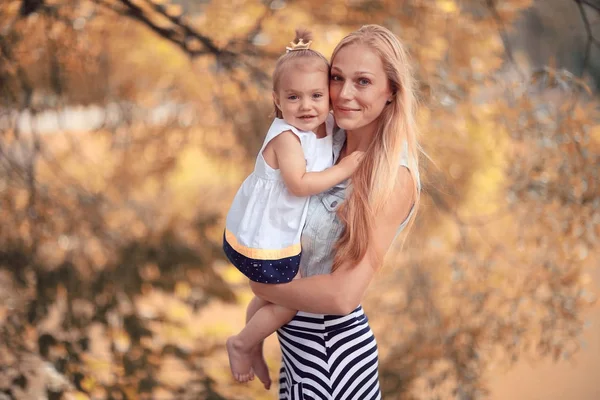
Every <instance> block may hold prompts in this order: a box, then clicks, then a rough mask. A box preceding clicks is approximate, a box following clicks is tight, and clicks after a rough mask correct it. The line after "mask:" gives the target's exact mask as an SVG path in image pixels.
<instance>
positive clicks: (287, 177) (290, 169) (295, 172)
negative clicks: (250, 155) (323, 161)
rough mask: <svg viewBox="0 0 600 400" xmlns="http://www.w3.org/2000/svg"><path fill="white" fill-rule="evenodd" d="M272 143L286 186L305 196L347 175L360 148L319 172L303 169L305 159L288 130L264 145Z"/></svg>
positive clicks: (357, 156) (343, 178)
mask: <svg viewBox="0 0 600 400" xmlns="http://www.w3.org/2000/svg"><path fill="white" fill-rule="evenodd" d="M270 146H272V148H273V152H274V154H275V157H276V161H277V167H278V168H279V170H280V171H281V177H282V178H283V181H284V182H285V186H286V187H287V189H288V190H289V191H290V193H292V194H293V195H294V196H298V197H306V196H312V195H315V194H317V193H321V192H323V191H325V190H327V189H329V188H330V187H333V186H335V185H337V184H338V183H340V182H342V181H344V180H346V179H348V178H349V177H350V175H352V173H354V171H355V170H356V168H357V167H358V164H359V162H360V160H361V159H362V155H363V154H362V152H354V153H352V154H350V155H348V157H345V158H344V159H343V160H341V161H340V163H339V164H337V165H334V166H332V167H331V168H327V169H326V170H324V171H320V172H306V160H305V159H304V153H303V151H302V145H301V144H300V140H299V139H298V137H297V136H296V135H295V134H294V133H293V132H291V131H286V132H282V133H280V134H279V135H278V136H277V137H276V138H275V139H273V140H272V141H271V143H269V144H268V145H267V148H265V150H264V151H265V152H268V151H269V149H268V147H270Z"/></svg>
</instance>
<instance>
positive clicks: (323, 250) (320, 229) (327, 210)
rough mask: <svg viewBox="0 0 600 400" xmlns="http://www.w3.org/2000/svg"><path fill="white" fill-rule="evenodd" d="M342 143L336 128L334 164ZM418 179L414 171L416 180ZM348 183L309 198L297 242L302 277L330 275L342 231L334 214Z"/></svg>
mask: <svg viewBox="0 0 600 400" xmlns="http://www.w3.org/2000/svg"><path fill="white" fill-rule="evenodd" d="M345 141H346V133H345V132H344V131H343V130H341V129H340V130H338V131H336V132H335V133H334V136H333V154H334V160H335V161H337V159H338V157H339V155H340V152H341V150H342V147H343V145H344V142H345ZM400 165H403V166H405V167H407V168H408V146H405V148H404V152H403V154H402V157H401V161H400ZM418 177H419V175H418V171H417V179H418ZM348 184H349V181H348V180H346V181H344V182H342V183H340V184H338V185H336V186H334V187H332V188H331V189H329V190H327V191H325V192H322V193H319V194H317V195H314V196H311V198H310V201H309V203H308V215H307V218H306V222H305V225H304V229H303V230H302V237H301V240H300V242H301V244H302V256H301V258H300V273H301V274H302V277H307V276H312V275H320V274H328V273H330V272H331V267H332V266H333V258H334V255H335V253H334V251H333V246H334V245H335V243H336V242H337V240H338V238H339V237H340V236H341V235H342V231H343V229H344V226H343V224H342V222H341V221H340V219H339V217H338V216H337V214H336V211H337V209H338V208H339V207H340V205H341V204H342V202H343V201H344V199H345V198H346V192H347V190H348ZM418 187H419V188H420V187H421V185H420V182H418ZM412 214H413V210H412V209H411V211H410V213H409V215H408V217H407V218H406V219H405V220H404V221H403V222H402V224H401V225H400V226H399V227H398V231H397V234H398V233H400V232H401V231H402V230H403V229H404V228H405V227H406V225H407V224H408V221H409V220H410V218H411V216H412Z"/></svg>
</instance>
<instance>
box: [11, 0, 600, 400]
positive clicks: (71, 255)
mask: <svg viewBox="0 0 600 400" xmlns="http://www.w3.org/2000/svg"><path fill="white" fill-rule="evenodd" d="M567 3H569V7H571V8H572V9H573V12H574V13H575V15H577V18H579V19H578V24H580V25H581V26H583V29H584V30H583V34H582V35H581V37H582V38H583V41H582V44H581V46H580V48H581V49H582V51H581V52H579V53H577V54H575V55H572V56H573V57H575V56H576V57H577V59H578V60H579V64H578V65H579V68H578V69H577V70H573V69H572V68H571V69H567V68H564V67H563V65H562V64H561V59H560V58H558V59H554V60H550V61H547V60H543V62H539V60H533V59H532V58H531V57H529V58H528V52H527V47H526V46H521V45H520V42H519V39H518V36H519V35H516V34H515V28H514V26H517V25H518V24H517V23H518V21H520V20H521V19H522V18H524V16H526V15H528V14H527V13H532V12H536V11H535V10H538V9H539V6H538V5H537V4H536V2H534V1H533V0H466V1H457V0H435V1H434V0H431V1H429V0H428V1H423V0H409V1H403V2H397V1H392V0H383V1H342V0H334V1H331V2H329V3H328V6H327V7H320V6H319V5H320V3H319V2H315V1H312V0H296V1H280V0H273V1H259V0H235V1H225V2H221V1H201V2H195V1H194V2H192V1H179V2H177V3H176V4H175V3H170V2H168V1H164V0H160V1H159V0H81V1H79V0H5V1H2V2H1V4H0V300H1V301H0V392H2V393H4V394H6V395H7V396H8V397H9V398H13V397H14V398H32V397H31V396H39V395H40V394H41V393H44V394H46V395H47V396H48V398H50V399H61V398H82V399H83V398H94V399H125V398H128V399H145V398H148V399H149V398H157V399H158V398H161V399H162V398H165V399H167V398H177V399H187V398H189V399H192V398H193V399H198V398H206V399H221V398H223V399H224V398H240V399H241V398H273V396H274V393H271V394H269V395H265V394H264V393H262V392H261V391H259V390H258V389H256V388H255V387H252V388H241V389H240V388H233V389H232V387H230V386H231V383H230V381H228V380H227V379H226V378H225V377H224V375H223V372H222V371H221V372H218V373H216V372H215V371H214V368H211V362H210V361H208V360H212V359H213V357H219V356H222V354H223V347H222V344H223V342H222V340H221V337H220V336H219V335H218V334H214V332H213V333H211V332H212V331H211V327H210V326H208V325H206V322H205V321H204V322H202V323H198V320H197V315H198V313H199V312H201V311H202V310H203V309H204V308H205V307H206V306H207V305H208V304H211V303H213V302H220V301H222V302H229V303H232V302H234V301H235V300H236V296H235V293H236V292H238V291H239V290H240V289H239V287H238V286H237V285H233V284H231V282H230V281H229V280H228V278H227V270H228V269H227V268H228V267H227V266H226V264H225V262H224V260H223V259H224V257H223V255H222V254H221V250H220V246H219V240H220V237H221V236H220V235H221V234H222V225H223V216H224V212H225V211H226V209H227V206H228V204H229V201H230V199H231V197H232V194H233V191H234V190H235V189H236V187H237V185H238V184H239V183H240V182H241V180H242V179H243V178H244V176H245V174H247V173H248V172H249V170H250V168H251V167H252V161H253V159H254V156H255V153H256V151H257V150H258V146H259V145H260V142H261V140H262V138H263V135H264V133H265V132H266V128H267V127H268V124H269V123H270V118H271V116H270V112H271V103H270V101H269V99H270V98H271V95H270V87H269V85H270V72H271V71H272V68H273V65H274V60H275V59H276V58H277V57H278V56H279V54H280V53H281V50H282V49H284V48H285V45H286V44H287V42H289V40H290V38H292V37H293V30H294V28H295V27H296V26H308V27H310V28H311V29H312V30H313V31H314V33H315V37H316V40H315V45H316V49H317V50H319V51H322V52H323V53H324V54H330V53H331V50H332V49H333V47H334V46H335V44H336V43H337V41H339V39H341V38H342V37H343V36H344V35H345V34H346V33H347V32H349V31H351V30H352V29H355V28H356V27H358V26H360V25H361V24H363V23H379V24H383V25H385V26H387V27H388V28H390V29H392V30H393V31H394V32H395V33H396V34H397V35H398V36H399V37H400V38H401V39H402V40H403V41H404V42H406V43H407V45H408V47H409V49H410V51H411V54H412V57H413V63H414V70H415V73H416V75H417V78H418V80H419V83H420V85H419V97H420V100H421V105H422V106H421V111H420V113H419V126H420V129H421V133H422V137H421V141H422V144H423V148H424V151H425V153H426V154H427V157H426V156H424V157H423V164H424V170H423V171H422V173H421V174H422V178H423V182H424V188H423V193H424V201H423V203H424V205H423V207H422V211H421V212H420V214H419V218H418V219H417V221H416V224H415V227H414V228H413V230H412V231H411V234H410V237H409V238H408V239H407V241H406V242H405V243H404V246H403V247H402V248H401V249H400V246H398V248H397V249H394V250H393V251H392V254H390V255H389V257H388V259H387V262H386V266H385V267H384V268H383V270H382V271H381V273H380V274H379V276H378V278H377V280H376V281H375V282H374V283H373V285H372V287H371V290H370V292H369V294H368V296H367V297H368V298H367V299H366V301H365V307H366V309H367V311H368V312H369V316H370V319H371V321H372V323H373V327H374V330H375V333H376V336H377V338H378V342H379V348H380V357H381V362H382V365H381V367H382V373H381V378H382V386H383V389H384V391H385V393H386V395H385V398H386V399H396V398H398V399H438V398H457V399H478V398H483V397H484V395H485V388H486V382H485V376H484V375H485V371H486V368H487V367H488V366H489V365H490V364H491V363H498V362H502V363H506V364H510V363H513V362H515V361H516V360H518V359H519V358H522V357H528V358H549V357H552V358H556V359H561V358H568V357H569V356H571V355H572V354H574V353H575V352H576V351H578V349H579V338H580V335H581V332H582V329H583V327H584V321H585V315H586V311H587V310H588V309H589V308H590V307H591V306H592V305H593V303H594V301H595V296H594V288H593V287H592V285H591V281H590V278H589V276H588V275H587V274H586V270H588V269H589V268H590V266H594V265H595V264H596V263H597V262H598V259H599V253H598V248H600V243H599V241H600V176H599V169H598V165H599V164H600V128H599V126H600V124H599V120H600V118H599V117H600V115H599V111H598V110H599V107H598V105H599V103H598V90H597V88H598V87H599V86H600V80H598V76H600V68H599V67H598V65H600V64H598V57H597V54H598V53H597V52H598V50H599V48H600V44H599V43H600V34H598V33H597V32H596V31H594V29H596V28H595V27H594V25H593V24H590V21H591V20H593V19H594V18H595V19H597V18H598V17H599V15H600V7H598V6H594V4H595V3H593V2H591V1H586V0H572V1H569V2H567ZM398 4H400V5H398ZM536 7H538V8H536ZM515 24H517V25H515ZM560 29H561V27H560V26H557V27H556V30H557V31H558V32H560ZM548 40H549V41H550V40H551V39H550V38H549V39H548ZM550 46H551V44H550ZM594 79H596V81H594ZM398 242H399V243H400V240H399V241H398ZM203 324H204V325H203ZM221 336H222V335H221ZM271 367H272V368H273V371H274V372H275V371H276V370H277V365H271ZM173 369H175V370H178V371H184V370H185V371H186V373H185V374H184V375H185V378H181V376H183V375H181V374H179V378H178V379H174V378H172V377H171V376H172V375H169V370H173ZM182 374H183V372H182ZM176 375H177V374H176ZM260 396H264V397H260ZM0 397H1V395H0Z"/></svg>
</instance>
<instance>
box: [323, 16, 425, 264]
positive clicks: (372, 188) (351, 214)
mask: <svg viewBox="0 0 600 400" xmlns="http://www.w3.org/2000/svg"><path fill="white" fill-rule="evenodd" d="M351 44H362V45H366V46H368V47H369V48H370V49H371V50H373V51H374V52H375V53H376V54H378V55H379V58H380V59H381V62H382V63H383V67H384V70H385V72H386V75H387V78H388V81H389V84H390V88H391V90H392V93H394V96H393V98H392V100H391V103H389V104H387V105H386V106H385V107H384V109H383V111H382V112H381V114H380V116H379V117H378V118H379V123H378V125H377V132H376V134H375V136H374V140H373V141H372V142H371V144H370V145H369V148H368V149H367V151H366V153H365V157H364V158H363V160H362V162H361V164H360V166H359V167H358V169H357V170H356V172H355V173H354V175H353V176H352V190H351V192H350V194H349V196H348V199H347V200H346V201H345V202H344V204H343V206H342V207H341V209H340V210H339V216H340V218H341V220H342V222H343V224H344V226H345V229H344V232H343V233H342V236H341V237H340V239H339V240H338V242H337V243H336V254H335V258H334V262H333V270H335V269H336V268H338V267H339V266H340V265H341V264H342V263H344V262H352V263H357V262H359V261H360V260H362V258H363V257H364V256H365V254H366V253H367V249H368V245H369V241H370V240H372V238H371V237H370V236H371V234H370V233H371V229H372V225H373V218H374V215H375V214H376V213H377V212H378V211H380V210H381V209H382V208H383V206H384V204H386V202H387V201H388V200H389V198H390V197H391V196H392V194H393V190H394V186H395V185H396V179H397V177H398V171H399V168H400V159H401V157H402V154H403V152H404V151H406V148H405V146H406V147H407V150H408V165H409V171H410V174H411V176H412V179H413V185H414V189H415V190H414V193H415V196H416V198H415V202H414V205H413V207H412V212H411V214H409V215H412V218H411V221H410V222H409V224H408V225H409V229H410V226H411V225H412V221H414V216H415V214H416V211H417V209H418V207H419V200H420V196H419V189H420V186H419V183H418V182H419V175H418V170H419V150H420V147H419V144H418V130H417V126H416V120H415V119H416V118H415V113H416V108H417V100H416V96H415V81H414V78H413V75H412V71H411V66H410V60H409V56H408V52H407V51H406V49H405V48H404V46H403V45H402V43H401V42H400V40H398V38H397V37H396V36H395V35H394V34H393V33H392V32H390V31H389V30H388V29H386V28H384V27H382V26H379V25H365V26H363V27H361V28H360V29H359V30H357V31H355V32H352V33H350V34H349V35H348V36H346V37H345V38H344V39H342V41H341V42H340V43H339V44H338V45H337V46H336V48H335V49H334V50H333V54H332V56H331V64H332V65H333V61H334V60H335V56H336V55H337V53H338V52H339V51H340V50H341V49H342V48H344V47H346V46H348V45H351ZM375 260H376V261H377V262H380V261H381V260H378V259H375Z"/></svg>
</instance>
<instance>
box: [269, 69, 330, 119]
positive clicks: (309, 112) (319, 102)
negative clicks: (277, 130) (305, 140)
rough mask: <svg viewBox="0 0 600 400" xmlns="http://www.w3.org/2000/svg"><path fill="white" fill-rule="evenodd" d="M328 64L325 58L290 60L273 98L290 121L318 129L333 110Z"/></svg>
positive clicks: (285, 117)
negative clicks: (330, 101)
mask: <svg viewBox="0 0 600 400" xmlns="http://www.w3.org/2000/svg"><path fill="white" fill-rule="evenodd" d="M328 86H329V82H328V71H327V66H326V65H325V64H324V63H323V62H322V61H321V60H298V61H290V65H286V69H285V71H283V73H282V74H281V77H280V78H279V82H278V88H277V91H274V92H273V100H274V101H275V104H276V105H277V107H278V108H279V109H280V110H281V113H282V114H283V119H284V120H285V122H287V123H288V124H290V125H292V126H295V127H296V128H298V129H300V130H303V131H315V130H316V129H317V128H318V127H319V126H320V125H321V124H322V123H324V122H325V120H326V119H327V115H328V114H329V87H328Z"/></svg>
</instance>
